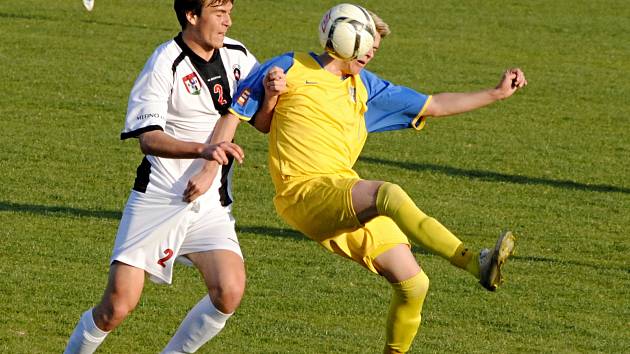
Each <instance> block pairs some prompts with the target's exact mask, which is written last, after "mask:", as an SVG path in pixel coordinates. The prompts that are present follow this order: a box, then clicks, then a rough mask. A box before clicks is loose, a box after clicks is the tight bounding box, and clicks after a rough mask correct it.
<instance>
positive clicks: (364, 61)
mask: <svg viewBox="0 0 630 354" xmlns="http://www.w3.org/2000/svg"><path fill="white" fill-rule="evenodd" d="M380 45H381V35H380V34H378V33H376V36H375V37H374V44H373V45H372V49H370V51H368V52H367V53H365V55H364V56H362V57H361V58H358V59H355V60H353V61H350V62H348V67H347V74H351V75H358V74H359V73H360V72H361V70H363V68H365V66H366V65H368V63H369V62H370V61H371V60H372V59H373V58H374V55H376V52H377V51H378V48H379V47H380Z"/></svg>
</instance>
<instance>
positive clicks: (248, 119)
mask: <svg viewBox="0 0 630 354" xmlns="http://www.w3.org/2000/svg"><path fill="white" fill-rule="evenodd" d="M228 111H229V112H230V113H231V114H233V115H235V116H236V118H238V119H240V120H242V121H245V122H249V121H250V120H251V119H252V118H251V117H246V116H244V115H241V114H238V113H236V111H234V110H233V109H232V108H228Z"/></svg>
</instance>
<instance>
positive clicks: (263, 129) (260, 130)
mask: <svg viewBox="0 0 630 354" xmlns="http://www.w3.org/2000/svg"><path fill="white" fill-rule="evenodd" d="M256 130H258V131H259V132H261V133H263V134H269V131H270V130H271V129H269V126H266V127H256Z"/></svg>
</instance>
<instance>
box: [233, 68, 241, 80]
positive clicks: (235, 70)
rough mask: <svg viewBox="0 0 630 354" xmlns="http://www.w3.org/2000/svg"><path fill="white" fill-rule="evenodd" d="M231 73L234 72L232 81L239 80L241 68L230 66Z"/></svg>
mask: <svg viewBox="0 0 630 354" xmlns="http://www.w3.org/2000/svg"><path fill="white" fill-rule="evenodd" d="M232 71H233V72H234V79H235V80H236V81H238V80H240V79H241V66H240V65H238V64H234V65H233V66H232Z"/></svg>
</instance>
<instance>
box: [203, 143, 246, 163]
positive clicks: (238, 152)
mask: <svg viewBox="0 0 630 354" xmlns="http://www.w3.org/2000/svg"><path fill="white" fill-rule="evenodd" d="M228 156H232V157H234V158H235V159H236V161H238V163H243V159H244V158H245V154H244V153H243V149H241V147H240V146H238V145H236V144H234V143H229V142H226V141H223V142H220V143H218V144H206V146H205V147H204V149H203V150H202V151H201V157H202V158H204V159H206V160H209V161H216V162H218V163H219V164H220V165H227V164H228V163H230V160H229V158H228Z"/></svg>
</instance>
